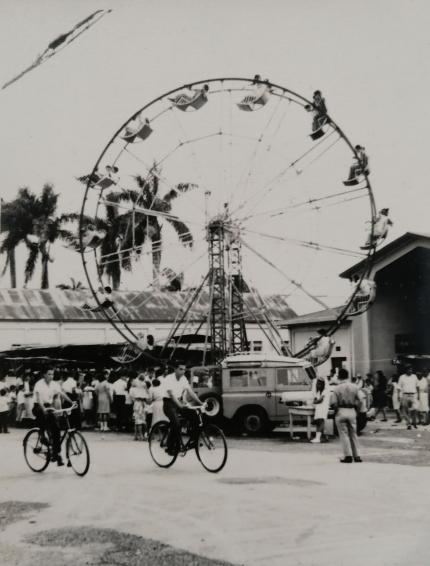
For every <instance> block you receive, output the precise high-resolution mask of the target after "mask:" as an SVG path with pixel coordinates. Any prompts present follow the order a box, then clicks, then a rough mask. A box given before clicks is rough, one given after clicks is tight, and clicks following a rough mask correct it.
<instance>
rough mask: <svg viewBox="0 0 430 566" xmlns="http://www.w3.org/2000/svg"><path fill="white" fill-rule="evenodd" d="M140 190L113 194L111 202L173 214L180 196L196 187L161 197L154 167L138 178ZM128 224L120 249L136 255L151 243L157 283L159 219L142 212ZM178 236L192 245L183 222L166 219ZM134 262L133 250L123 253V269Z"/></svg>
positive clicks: (181, 185) (181, 187) (186, 185)
mask: <svg viewBox="0 0 430 566" xmlns="http://www.w3.org/2000/svg"><path fill="white" fill-rule="evenodd" d="M135 180H136V183H137V186H138V190H133V189H128V190H123V191H120V192H115V193H110V194H109V195H108V200H111V199H113V200H114V201H116V202H119V201H127V202H131V203H133V204H134V205H136V206H137V207H141V208H147V209H151V210H153V211H154V212H163V213H170V212H171V211H172V202H173V201H174V200H175V199H176V198H178V197H179V196H180V195H181V194H183V193H186V192H188V191H189V190H191V189H194V188H195V187H196V185H194V184H193V183H179V184H178V185H176V186H175V187H174V188H172V189H170V190H169V191H168V192H167V193H166V194H165V195H164V196H162V197H160V195H159V171H157V169H156V167H154V168H153V169H152V171H151V173H150V175H149V176H148V178H144V177H141V176H140V175H138V176H136V177H135ZM127 220H128V223H127V227H126V230H125V232H124V233H123V235H122V239H123V241H122V244H121V247H122V248H123V249H124V250H130V249H132V250H133V249H134V250H135V253H136V254H137V255H140V254H141V251H142V247H143V245H144V244H145V243H146V242H147V241H148V240H149V241H150V242H151V247H152V267H153V280H154V282H155V283H156V282H157V281H158V279H159V274H160V264H161V254H162V241H163V238H162V229H163V224H161V223H160V217H157V216H148V215H146V214H144V213H142V212H134V218H133V212H129V213H128V219H127ZM165 221H167V222H168V223H169V224H170V225H171V226H172V227H173V228H174V230H175V232H176V234H177V235H178V237H179V241H180V242H181V243H182V244H183V245H184V246H185V247H192V246H193V243H194V241H193V236H192V234H191V232H190V229H189V227H188V226H187V225H186V224H185V223H184V222H182V221H180V220H174V219H171V218H166V219H165ZM130 226H131V229H130ZM130 259H131V253H130V251H125V253H124V254H123V263H124V267H125V268H127V266H128V263H129V262H130Z"/></svg>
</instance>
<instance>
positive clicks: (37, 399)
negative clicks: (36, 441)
mask: <svg viewBox="0 0 430 566" xmlns="http://www.w3.org/2000/svg"><path fill="white" fill-rule="evenodd" d="M53 377H54V370H53V369H46V370H45V373H44V375H43V377H42V378H41V379H39V381H38V382H37V383H36V385H35V386H34V390H33V394H34V407H33V414H34V416H35V417H36V421H37V424H38V426H39V428H40V429H41V431H42V433H44V432H45V431H46V430H49V432H50V433H51V436H52V451H53V459H54V461H56V462H57V464H58V465H59V466H63V465H64V464H63V460H62V458H61V455H60V451H61V439H60V428H59V426H58V422H57V419H56V417H55V415H54V414H53V413H52V411H51V410H50V409H53V408H54V398H55V396H56V395H60V396H61V397H63V398H64V399H66V401H68V402H69V403H70V404H71V403H72V401H71V400H70V398H69V397H68V396H67V395H66V394H65V393H63V392H61V391H59V389H58V387H57V385H56V384H54V383H53V381H52V378H53Z"/></svg>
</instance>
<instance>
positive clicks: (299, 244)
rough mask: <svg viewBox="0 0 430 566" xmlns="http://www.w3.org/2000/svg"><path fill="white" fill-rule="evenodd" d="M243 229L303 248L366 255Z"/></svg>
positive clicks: (352, 255) (354, 255)
mask: <svg viewBox="0 0 430 566" xmlns="http://www.w3.org/2000/svg"><path fill="white" fill-rule="evenodd" d="M244 231H245V232H247V233H249V234H255V235H257V236H262V237H263V238H269V239H272V240H278V241H280V242H287V243H289V244H293V245H297V246H302V247H305V248H311V249H313V250H317V251H327V252H333V253H336V254H341V255H346V256H350V257H357V258H363V257H366V254H364V253H362V252H358V251H354V250H347V249H345V248H338V247H335V246H328V245H324V244H319V243H317V242H312V241H306V240H299V239H297V238H288V237H286V236H277V235H275V234H266V233H265V232H259V231H257V230H246V229H245V230H244Z"/></svg>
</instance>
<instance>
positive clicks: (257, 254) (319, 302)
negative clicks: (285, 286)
mask: <svg viewBox="0 0 430 566" xmlns="http://www.w3.org/2000/svg"><path fill="white" fill-rule="evenodd" d="M240 241H241V242H242V244H243V245H244V246H245V247H246V248H248V250H250V251H251V252H252V253H253V254H255V255H256V256H257V257H259V258H260V259H261V260H263V261H264V262H265V263H267V264H268V265H270V267H273V269H274V270H275V271H277V272H278V273H280V274H281V275H282V276H283V277H284V278H285V279H287V281H288V282H289V283H292V284H293V285H295V286H296V287H297V288H298V289H300V291H302V293H304V294H305V295H306V296H307V297H309V298H310V299H312V300H313V301H315V302H316V303H318V304H319V305H320V306H321V307H323V308H324V309H328V308H329V307H328V305H327V304H326V303H324V302H323V301H321V299H319V298H318V297H317V296H316V295H313V294H312V293H310V292H309V291H307V290H306V289H305V288H304V287H303V285H302V284H301V283H299V282H298V281H295V280H294V279H291V277H289V276H288V275H287V274H286V273H285V272H284V271H282V269H280V268H279V267H278V266H277V265H275V264H274V263H273V262H272V261H270V260H269V259H267V258H266V257H265V256H264V255H263V254H261V253H260V252H258V251H257V250H255V249H254V248H253V247H252V246H250V245H249V244H248V243H247V242H246V241H245V240H244V239H243V238H240Z"/></svg>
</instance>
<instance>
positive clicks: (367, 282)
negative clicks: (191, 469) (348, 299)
mask: <svg viewBox="0 0 430 566" xmlns="http://www.w3.org/2000/svg"><path fill="white" fill-rule="evenodd" d="M352 281H353V283H354V285H355V287H357V292H356V293H355V295H354V299H353V301H352V306H353V310H354V311H359V310H361V309H363V307H367V306H368V305H370V304H372V303H373V301H374V300H375V297H376V283H375V282H374V281H372V279H366V278H363V279H362V280H361V281H360V276H359V275H354V277H353V278H352Z"/></svg>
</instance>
